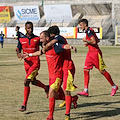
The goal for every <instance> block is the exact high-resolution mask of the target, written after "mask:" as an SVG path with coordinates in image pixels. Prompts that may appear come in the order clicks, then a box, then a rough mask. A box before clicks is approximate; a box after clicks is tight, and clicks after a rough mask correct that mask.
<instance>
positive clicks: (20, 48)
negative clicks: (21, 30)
mask: <svg viewBox="0 0 120 120" xmlns="http://www.w3.org/2000/svg"><path fill="white" fill-rule="evenodd" d="M17 48H18V50H19V51H20V52H21V50H22V44H21V43H20V41H18V44H17Z"/></svg>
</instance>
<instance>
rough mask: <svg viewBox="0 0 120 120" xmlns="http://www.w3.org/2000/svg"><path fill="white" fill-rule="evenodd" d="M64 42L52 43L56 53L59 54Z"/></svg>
mask: <svg viewBox="0 0 120 120" xmlns="http://www.w3.org/2000/svg"><path fill="white" fill-rule="evenodd" d="M63 46H64V44H60V43H55V44H54V50H55V52H56V53H57V54H59V53H60V52H62V51H63V50H64V48H63Z"/></svg>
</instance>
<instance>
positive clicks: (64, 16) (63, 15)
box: [44, 4, 72, 23]
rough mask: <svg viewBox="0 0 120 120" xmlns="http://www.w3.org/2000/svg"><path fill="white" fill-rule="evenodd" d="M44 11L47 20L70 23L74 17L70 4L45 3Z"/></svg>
mask: <svg viewBox="0 0 120 120" xmlns="http://www.w3.org/2000/svg"><path fill="white" fill-rule="evenodd" d="M44 13H45V17H46V21H47V22H52V23H62V22H64V23H68V22H70V21H71V19H72V10H71V6H70V4H64V5H62V4H61V5H44Z"/></svg>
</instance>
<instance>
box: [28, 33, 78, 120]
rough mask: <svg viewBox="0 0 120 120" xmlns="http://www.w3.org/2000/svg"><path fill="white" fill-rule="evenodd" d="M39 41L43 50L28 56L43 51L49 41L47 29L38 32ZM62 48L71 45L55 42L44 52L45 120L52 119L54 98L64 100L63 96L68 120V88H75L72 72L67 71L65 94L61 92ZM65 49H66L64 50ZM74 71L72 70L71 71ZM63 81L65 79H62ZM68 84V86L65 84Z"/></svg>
mask: <svg viewBox="0 0 120 120" xmlns="http://www.w3.org/2000/svg"><path fill="white" fill-rule="evenodd" d="M40 41H42V43H43V44H44V45H43V46H44V47H43V50H42V51H38V52H35V53H30V54H29V56H36V55H39V56H40V55H41V53H42V52H43V51H44V52H45V49H44V48H45V46H46V45H47V43H49V42H50V39H49V33H48V32H47V31H43V32H42V33H40ZM64 49H73V47H72V46H70V45H68V44H67V45H64V44H59V43H56V44H54V45H52V46H51V48H50V49H49V50H48V51H46V52H45V54H46V59H47V63H48V70H49V86H50V89H49V111H50V113H49V116H48V117H47V120H53V112H54V107H55V99H56V98H57V99H59V100H64V99H65V98H68V99H67V104H66V106H67V107H68V108H66V118H65V120H70V107H71V95H70V92H69V91H70V90H71V91H73V90H75V86H74V85H73V78H72V73H70V72H71V71H69V73H68V74H69V80H68V81H66V83H64V87H65V88H66V94H67V95H66V96H64V93H63V92H62V89H61V87H60V86H61V84H62V76H63V62H62V61H63V57H62V52H61V51H63V50H64ZM65 51H66V50H65ZM72 72H74V71H72ZM64 82H65V81H64ZM67 85H68V86H67ZM76 98H78V97H76V96H73V97H72V99H73V103H74V105H75V107H76V106H77V103H76V102H77V100H76Z"/></svg>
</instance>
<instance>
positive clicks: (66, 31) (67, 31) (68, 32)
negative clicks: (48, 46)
mask: <svg viewBox="0 0 120 120" xmlns="http://www.w3.org/2000/svg"><path fill="white" fill-rule="evenodd" d="M73 32H74V29H73V27H60V35H62V36H64V37H65V38H73V36H74V33H73Z"/></svg>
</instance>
